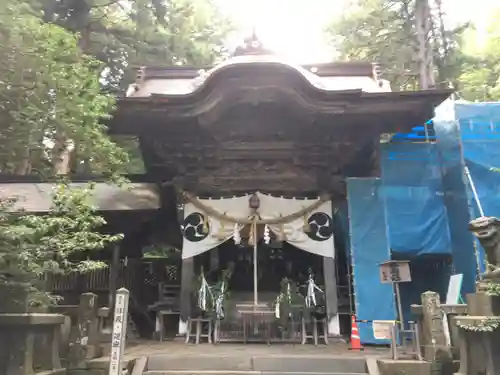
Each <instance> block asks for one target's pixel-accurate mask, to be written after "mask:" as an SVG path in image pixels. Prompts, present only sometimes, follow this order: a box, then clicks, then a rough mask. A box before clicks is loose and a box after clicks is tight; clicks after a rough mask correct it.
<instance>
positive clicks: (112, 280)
mask: <svg viewBox="0 0 500 375" xmlns="http://www.w3.org/2000/svg"><path fill="white" fill-rule="evenodd" d="M119 273H120V245H119V244H115V245H114V246H113V255H112V257H111V265H110V267H109V295H108V307H109V309H110V310H111V311H113V309H114V306H115V294H116V290H117V289H118V277H119Z"/></svg>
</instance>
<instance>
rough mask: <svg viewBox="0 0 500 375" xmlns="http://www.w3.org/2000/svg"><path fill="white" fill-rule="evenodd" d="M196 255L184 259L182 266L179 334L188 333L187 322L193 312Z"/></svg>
mask: <svg viewBox="0 0 500 375" xmlns="http://www.w3.org/2000/svg"><path fill="white" fill-rule="evenodd" d="M193 278H194V257H191V258H187V259H183V260H182V268H181V296H180V299H181V300H180V310H181V315H180V318H179V334H181V335H182V334H185V333H186V323H187V319H188V318H189V315H190V314H191V301H192V298H191V295H192V292H193V290H192V289H193Z"/></svg>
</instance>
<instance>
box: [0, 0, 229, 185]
mask: <svg viewBox="0 0 500 375" xmlns="http://www.w3.org/2000/svg"><path fill="white" fill-rule="evenodd" d="M229 25H230V24H229V23H228V22H227V21H226V20H225V19H224V18H223V17H222V16H221V14H220V12H219V11H218V8H217V7H216V6H215V4H214V3H213V2H212V1H211V0H170V1H166V0H9V1H8V2H1V4H0V54H1V55H2V56H3V57H4V58H2V59H1V60H0V173H10V174H12V173H13V174H38V175H42V176H48V175H51V174H71V173H82V172H83V173H88V172H90V171H91V172H92V173H94V174H104V175H108V176H116V175H118V174H120V173H121V172H124V171H125V169H124V166H125V165H127V164H128V162H129V159H130V158H129V157H130V154H131V153H130V152H129V150H128V148H127V147H126V146H127V145H126V144H124V147H120V146H118V145H117V144H116V143H115V142H113V141H112V140H111V139H110V138H109V137H108V135H107V134H106V127H105V126H104V125H103V124H102V120H104V119H106V118H108V117H109V116H110V114H111V113H112V110H113V108H114V102H115V96H116V95H120V94H121V93H123V91H124V88H125V87H127V85H128V83H130V82H131V81H132V80H133V79H135V77H134V74H135V67H137V66H142V65H172V64H194V65H204V64H210V63H213V61H214V60H215V59H216V58H218V57H220V56H221V54H223V53H224V48H223V40H224V37H225V34H226V32H227V31H228V30H229V27H230V26H229ZM124 148H125V150H124ZM132 153H133V152H132ZM132 156H133V157H134V155H132Z"/></svg>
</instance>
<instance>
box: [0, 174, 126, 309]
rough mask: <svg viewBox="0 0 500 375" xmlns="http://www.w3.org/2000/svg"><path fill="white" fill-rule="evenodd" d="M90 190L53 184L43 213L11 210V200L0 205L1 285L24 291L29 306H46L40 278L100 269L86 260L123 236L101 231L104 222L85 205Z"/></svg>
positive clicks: (13, 202) (48, 296) (88, 200)
mask: <svg viewBox="0 0 500 375" xmlns="http://www.w3.org/2000/svg"><path fill="white" fill-rule="evenodd" d="M92 189H93V187H92V185H90V186H89V187H86V188H70V187H69V186H68V185H66V184H59V185H57V188H56V190H55V191H54V194H53V203H52V207H51V209H50V211H49V212H48V213H47V214H46V215H25V214H23V213H20V212H16V211H15V210H14V207H15V199H12V200H9V201H3V202H0V287H2V286H3V287H9V288H18V289H19V288H23V289H24V290H25V291H26V292H28V294H29V302H30V303H32V304H33V303H47V302H48V301H49V300H50V297H51V296H50V295H48V294H47V293H46V291H45V290H44V288H43V285H44V284H43V278H44V277H45V276H47V275H49V274H57V273H67V272H75V271H79V272H86V271H89V270H91V269H95V268H98V267H103V266H104V264H103V263H101V262H96V261H90V260H85V259H86V258H87V257H88V256H89V252H91V251H95V250H101V249H103V248H105V247H106V246H107V245H108V244H111V243H114V242H117V241H120V240H121V239H122V237H123V236H122V235H121V234H118V235H108V234H103V233H101V232H100V230H101V229H102V227H103V225H105V224H106V221H105V220H104V218H103V217H102V216H100V215H98V214H97V213H96V211H95V208H94V207H93V206H92V204H91V202H90V199H91V194H92Z"/></svg>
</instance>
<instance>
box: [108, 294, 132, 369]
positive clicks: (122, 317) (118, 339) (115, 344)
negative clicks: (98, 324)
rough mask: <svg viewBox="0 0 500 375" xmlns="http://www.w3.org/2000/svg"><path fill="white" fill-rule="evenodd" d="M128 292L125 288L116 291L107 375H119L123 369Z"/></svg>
mask: <svg viewBox="0 0 500 375" xmlns="http://www.w3.org/2000/svg"><path fill="white" fill-rule="evenodd" d="M128 299H129V291H128V290H127V289H125V288H121V289H118V290H117V291H116V299H115V314H114V317H113V335H112V336H111V354H110V358H109V375H121V374H122V369H123V352H124V350H125V339H126V335H127V317H128Z"/></svg>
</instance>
